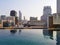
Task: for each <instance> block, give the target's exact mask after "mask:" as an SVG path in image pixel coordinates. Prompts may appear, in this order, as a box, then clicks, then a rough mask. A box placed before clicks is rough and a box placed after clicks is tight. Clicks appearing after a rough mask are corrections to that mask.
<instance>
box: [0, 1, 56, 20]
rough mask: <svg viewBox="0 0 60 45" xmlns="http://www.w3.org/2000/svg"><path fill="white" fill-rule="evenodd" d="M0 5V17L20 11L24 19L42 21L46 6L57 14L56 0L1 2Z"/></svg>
mask: <svg viewBox="0 0 60 45" xmlns="http://www.w3.org/2000/svg"><path fill="white" fill-rule="evenodd" d="M0 5H1V7H0V15H8V16H9V15H10V11H11V10H16V11H17V13H19V10H20V11H21V13H22V17H23V16H25V17H26V19H28V20H29V17H30V16H32V17H38V19H40V17H41V16H42V15H43V8H44V6H51V8H52V13H55V12H56V0H49V1H48V0H45V1H44V0H29V1H28V0H18V1H17V0H5V1H4V0H1V1H0ZM17 15H18V14H17Z"/></svg>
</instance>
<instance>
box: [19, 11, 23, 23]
mask: <svg viewBox="0 0 60 45" xmlns="http://www.w3.org/2000/svg"><path fill="white" fill-rule="evenodd" d="M21 20H22V13H21V11H19V21H20V22H21Z"/></svg>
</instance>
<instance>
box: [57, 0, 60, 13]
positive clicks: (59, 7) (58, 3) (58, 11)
mask: <svg viewBox="0 0 60 45" xmlns="http://www.w3.org/2000/svg"><path fill="white" fill-rule="evenodd" d="M57 13H60V0H57Z"/></svg>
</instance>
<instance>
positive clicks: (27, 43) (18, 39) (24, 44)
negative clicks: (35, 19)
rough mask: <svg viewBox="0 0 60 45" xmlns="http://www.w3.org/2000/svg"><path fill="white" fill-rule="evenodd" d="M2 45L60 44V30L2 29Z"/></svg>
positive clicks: (0, 42) (0, 41)
mask: <svg viewBox="0 0 60 45" xmlns="http://www.w3.org/2000/svg"><path fill="white" fill-rule="evenodd" d="M0 45H60V31H50V30H47V29H15V30H3V29H0Z"/></svg>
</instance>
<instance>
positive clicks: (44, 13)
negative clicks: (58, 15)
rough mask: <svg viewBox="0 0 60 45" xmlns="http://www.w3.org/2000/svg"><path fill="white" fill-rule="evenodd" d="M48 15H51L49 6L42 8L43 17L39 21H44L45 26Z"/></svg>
mask: <svg viewBox="0 0 60 45" xmlns="http://www.w3.org/2000/svg"><path fill="white" fill-rule="evenodd" d="M49 15H51V7H50V6H44V9H43V15H42V17H41V20H42V21H45V25H47V18H48V16H49Z"/></svg>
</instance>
